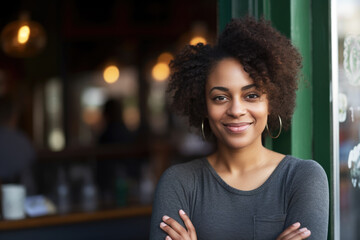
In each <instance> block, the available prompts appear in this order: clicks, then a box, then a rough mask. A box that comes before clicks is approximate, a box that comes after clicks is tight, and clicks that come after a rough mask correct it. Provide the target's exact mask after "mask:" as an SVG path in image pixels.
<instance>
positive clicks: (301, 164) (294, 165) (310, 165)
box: [287, 156, 326, 176]
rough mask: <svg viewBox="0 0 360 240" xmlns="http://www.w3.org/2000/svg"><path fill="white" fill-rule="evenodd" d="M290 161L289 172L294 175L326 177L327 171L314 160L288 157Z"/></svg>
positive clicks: (288, 162)
mask: <svg viewBox="0 0 360 240" xmlns="http://www.w3.org/2000/svg"><path fill="white" fill-rule="evenodd" d="M287 157H288V161H287V165H288V168H289V171H290V172H291V173H292V174H294V175H303V176H308V175H313V174H315V175H320V176H323V175H325V176H326V173H325V170H324V169H323V167H322V166H321V165H320V164H319V163H318V162H316V161H314V160H312V159H300V158H297V157H294V156H287Z"/></svg>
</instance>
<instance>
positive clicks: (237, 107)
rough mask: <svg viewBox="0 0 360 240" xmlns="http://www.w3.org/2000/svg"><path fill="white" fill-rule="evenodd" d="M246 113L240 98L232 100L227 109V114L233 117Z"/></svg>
mask: <svg viewBox="0 0 360 240" xmlns="http://www.w3.org/2000/svg"><path fill="white" fill-rule="evenodd" d="M245 113H246V107H245V104H244V103H243V102H241V101H240V100H232V101H231V104H230V105H229V108H228V109H227V114H228V115H229V116H231V117H233V118H238V117H240V116H242V115H244V114H245Z"/></svg>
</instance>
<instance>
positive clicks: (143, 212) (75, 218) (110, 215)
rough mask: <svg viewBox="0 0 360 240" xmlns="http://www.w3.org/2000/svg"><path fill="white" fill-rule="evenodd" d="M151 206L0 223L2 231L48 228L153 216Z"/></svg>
mask: <svg viewBox="0 0 360 240" xmlns="http://www.w3.org/2000/svg"><path fill="white" fill-rule="evenodd" d="M151 211H152V207H151V206H133V207H124V208H117V209H110V210H100V211H95V212H82V213H69V214H64V215H52V216H43V217H36V218H26V219H21V220H2V221H0V231H6V230H19V229H25V228H37V227H47V226H55V225H65V224H75V223H83V222H90V221H101V220H111V219H119V218H131V217H139V216H151Z"/></svg>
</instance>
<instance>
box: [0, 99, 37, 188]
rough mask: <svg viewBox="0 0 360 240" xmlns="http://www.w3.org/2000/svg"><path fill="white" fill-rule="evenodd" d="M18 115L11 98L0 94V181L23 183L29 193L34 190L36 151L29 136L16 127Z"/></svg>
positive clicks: (3, 182)
mask: <svg viewBox="0 0 360 240" xmlns="http://www.w3.org/2000/svg"><path fill="white" fill-rule="evenodd" d="M18 116H19V109H18V108H17V106H16V104H15V102H14V101H13V99H12V98H11V97H8V96H0V182H1V183H2V184H5V183H20V184H23V185H24V186H25V187H26V191H27V194H28V195H30V194H33V193H34V192H35V184H34V175H33V166H34V163H35V160H36V152H35V148H34V146H33V144H32V142H31V141H30V140H29V138H28V137H27V136H26V135H25V133H23V132H22V131H21V130H20V129H18Z"/></svg>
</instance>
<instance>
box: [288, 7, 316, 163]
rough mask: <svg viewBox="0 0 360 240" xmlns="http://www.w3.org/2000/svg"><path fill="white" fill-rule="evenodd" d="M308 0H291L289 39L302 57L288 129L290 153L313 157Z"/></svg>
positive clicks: (301, 156) (302, 156) (297, 155)
mask: <svg viewBox="0 0 360 240" xmlns="http://www.w3.org/2000/svg"><path fill="white" fill-rule="evenodd" d="M310 9H311V4H310V0H291V7H290V12H291V14H290V16H291V39H292V41H293V43H294V44H295V45H296V46H297V47H298V49H299V51H300V53H301V55H302V57H303V68H302V73H301V76H300V82H299V88H298V91H297V96H296V108H295V113H294V116H293V122H292V129H291V153H292V155H294V156H296V157H299V158H304V159H311V158H312V144H313V142H312V134H313V131H312V130H313V125H312V119H313V117H312V78H311V71H312V56H311V37H312V36H311V14H310Z"/></svg>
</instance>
